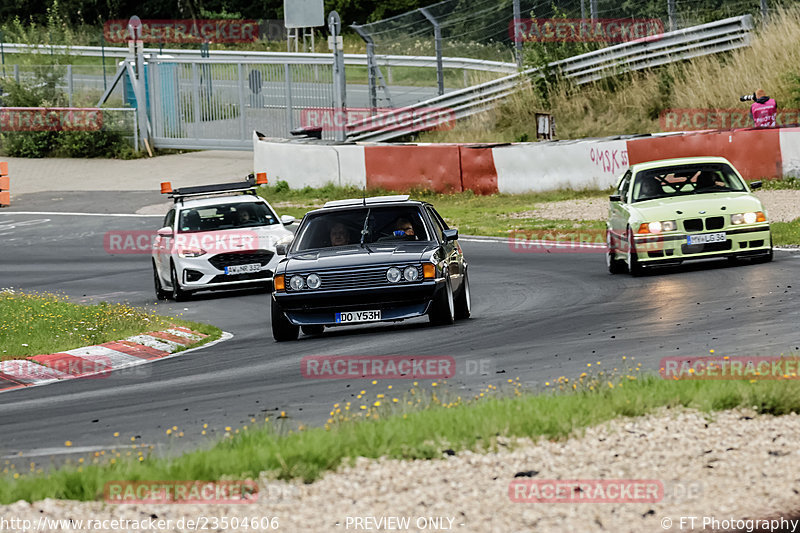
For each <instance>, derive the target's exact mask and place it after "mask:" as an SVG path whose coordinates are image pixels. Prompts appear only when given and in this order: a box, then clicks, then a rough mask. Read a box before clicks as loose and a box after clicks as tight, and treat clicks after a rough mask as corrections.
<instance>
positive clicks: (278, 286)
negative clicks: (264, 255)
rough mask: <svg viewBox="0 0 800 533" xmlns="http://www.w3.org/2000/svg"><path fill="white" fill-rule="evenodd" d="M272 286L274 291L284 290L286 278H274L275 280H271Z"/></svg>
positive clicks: (282, 276) (280, 276)
mask: <svg viewBox="0 0 800 533" xmlns="http://www.w3.org/2000/svg"><path fill="white" fill-rule="evenodd" d="M272 285H273V287H274V289H275V290H276V291H283V290H286V278H285V277H284V275H283V274H281V275H279V276H275V278H274V279H273V280H272Z"/></svg>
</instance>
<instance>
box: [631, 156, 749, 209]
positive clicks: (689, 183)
mask: <svg viewBox="0 0 800 533" xmlns="http://www.w3.org/2000/svg"><path fill="white" fill-rule="evenodd" d="M745 190H746V189H745V186H744V183H742V180H741V178H739V176H738V175H737V174H736V172H735V171H734V170H733V169H732V168H731V167H730V166H729V165H726V164H725V163H701V164H695V165H679V166H673V167H661V168H654V169H649V170H642V171H641V172H638V173H637V174H636V179H635V181H634V184H633V201H634V202H642V201H645V200H652V199H655V198H667V197H670V196H684V195H689V194H708V193H715V192H728V191H745Z"/></svg>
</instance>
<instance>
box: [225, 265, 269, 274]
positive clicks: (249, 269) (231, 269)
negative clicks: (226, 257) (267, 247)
mask: <svg viewBox="0 0 800 533" xmlns="http://www.w3.org/2000/svg"><path fill="white" fill-rule="evenodd" d="M260 270H261V263H251V264H249V265H233V266H227V267H225V273H226V274H252V273H253V272H258V271H260Z"/></svg>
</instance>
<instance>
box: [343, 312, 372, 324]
mask: <svg viewBox="0 0 800 533" xmlns="http://www.w3.org/2000/svg"><path fill="white" fill-rule="evenodd" d="M380 319H381V312H380V310H377V311H345V312H342V313H336V323H337V324H348V323H350V322H377V321H378V320H380Z"/></svg>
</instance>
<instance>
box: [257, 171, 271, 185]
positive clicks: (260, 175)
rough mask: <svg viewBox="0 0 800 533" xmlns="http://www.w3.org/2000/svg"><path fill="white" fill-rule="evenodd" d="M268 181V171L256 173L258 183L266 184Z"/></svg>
mask: <svg viewBox="0 0 800 533" xmlns="http://www.w3.org/2000/svg"><path fill="white" fill-rule="evenodd" d="M267 183H268V182H267V173H266V172H259V173H258V174H256V185H266V184H267Z"/></svg>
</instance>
